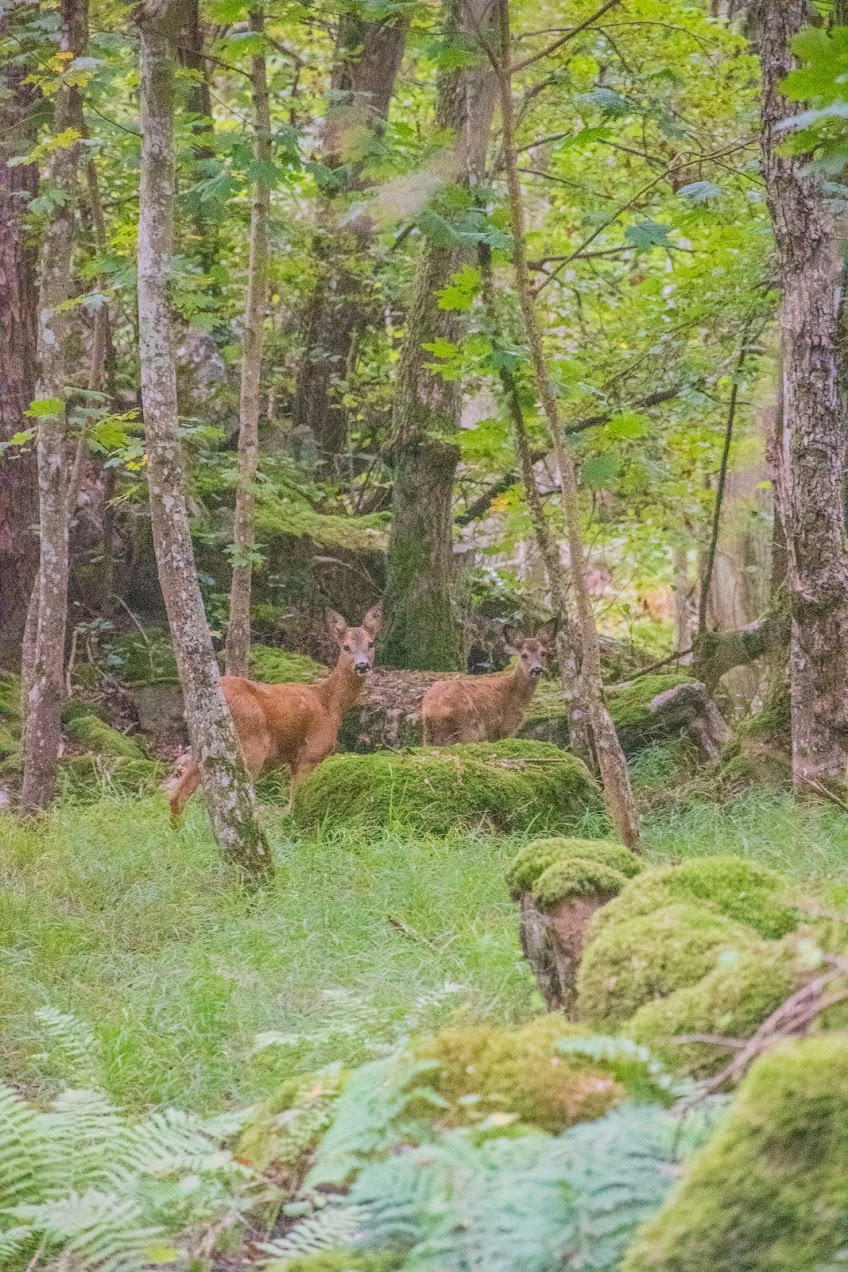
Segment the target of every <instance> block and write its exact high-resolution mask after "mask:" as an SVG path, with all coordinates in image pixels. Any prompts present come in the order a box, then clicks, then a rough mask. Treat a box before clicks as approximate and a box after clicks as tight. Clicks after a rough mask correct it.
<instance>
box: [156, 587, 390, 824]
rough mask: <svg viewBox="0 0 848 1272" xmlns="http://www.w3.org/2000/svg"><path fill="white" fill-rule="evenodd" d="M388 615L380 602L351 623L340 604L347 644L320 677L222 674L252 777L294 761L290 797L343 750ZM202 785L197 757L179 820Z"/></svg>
mask: <svg viewBox="0 0 848 1272" xmlns="http://www.w3.org/2000/svg"><path fill="white" fill-rule="evenodd" d="M381 621H382V615H381V609H380V606H379V605H375V606H373V608H372V609H370V610H369V611H368V613H367V614H366V615H365V617H364V618H363V620H362V626H361V627H348V625H347V622H346V621H345V619H344V618H343V617H342V615H341V614H337V613H336V611H335V610H328V611H326V613H325V623H326V626H327V629H328V631H329V632H330V634H331V636H333V637H334V638H335V640H336V641H337V642H338V646H339V656H338V660H337V662H336V665H335V667H334V668H333V670H332V671H331V673H330V675H329V676H328V677H327V679H326V680H322V681H321V682H320V683H319V684H317V685H301V684H279V685H266V684H262V683H260V682H259V681H258V680H248V679H247V677H246V676H222V677H221V688H222V690H223V692H224V698H225V699H226V702H227V706H228V707H229V708H230V712H231V713H232V717H233V723H234V724H235V726H236V734H237V735H238V740H239V746H240V748H241V753H242V757H243V759H244V763H245V767H246V768H247V771H248V772H249V773H250V776H251V777H252V778H254V779H255V778H257V777H258V776H259V775H260V773H263V772H264V771H265V770H266V769H269V768H282V767H284V766H287V767H288V769H289V772H290V773H291V786H290V788H289V802H288V806H287V808H286V813H287V814H288V813H290V812H291V811H292V806H293V804H294V797H295V794H296V792H297V790H298V787H300V786H301V785H302V784H303V782H304V781H305V780H306V778H307V777H308V776H309V774H310V773H311V772H312V771H313V769H315V768H317V767H318V765H319V764H320V763H321V762H322V761H323V760H325V759H326V758H327V756H328V755H330V753H331V752H332V751H334V750H335V747H336V742H337V741H338V736H339V729H340V728H341V723H342V717H343V716H344V714H345V712H347V711H349V710H350V708H351V707H352V706H354V705H355V703H356V702H357V700H358V698H359V696H360V694H361V693H362V688H363V685H364V684H365V679H366V677H367V675H368V673H369V672H370V671H371V669H372V667H373V666H374V641H375V639H376V636H377V633H378V632H379V630H380V624H381ZM199 785H200V766H199V764H198V763H197V761H196V760H195V759H194V758H193V757H192V758H190V759H189V761H188V763H187V764H186V765H185V767H184V768H183V770H182V772H181V773H180V774H179V776H178V777H177V778H176V779H174V780H173V781H172V785H171V790H170V794H171V822H172V824H173V825H174V826H177V825H179V822H180V819H181V817H182V814H183V810H184V809H185V806H186V804H187V803H188V801H189V800H190V799H191V797H192V795H193V794H194V792H195V791H196V790H197V788H198V786H199Z"/></svg>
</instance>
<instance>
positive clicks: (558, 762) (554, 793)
mask: <svg viewBox="0 0 848 1272" xmlns="http://www.w3.org/2000/svg"><path fill="white" fill-rule="evenodd" d="M294 808H295V815H296V817H297V819H298V821H299V822H300V823H301V824H302V825H304V826H316V825H320V824H322V823H324V824H327V825H328V826H337V825H338V826H347V825H350V824H351V823H355V822H358V823H360V824H361V823H367V824H373V825H389V824H399V825H404V826H407V827H410V828H415V829H416V830H418V831H421V832H424V833H430V834H435V835H444V834H447V833H449V832H450V831H451V830H453V829H454V828H455V827H457V826H474V825H481V824H485V825H488V826H491V827H494V828H496V829H497V830H499V831H504V832H511V831H528V830H531V829H536V828H538V829H539V830H548V831H568V830H571V829H573V828H574V826H575V825H576V824H577V823H578V822H579V821H580V820H581V819H582V818H583V816H584V815H585V814H586V812H587V811H592V812H598V811H600V808H601V804H600V796H599V792H598V788H597V785H596V783H595V782H594V781H593V779H592V777H591V776H590V774H589V772H588V770H587V769H586V767H585V765H584V764H582V763H581V761H580V760H578V759H577V758H576V757H575V756H573V755H568V754H566V753H565V752H563V751H561V750H560V749H559V748H558V747H555V746H549V745H546V744H544V743H537V742H526V741H524V742H522V741H519V740H518V739H515V738H511V739H508V740H507V741H505V742H495V743H492V744H491V745H482V744H480V745H476V744H472V745H469V746H452V747H441V748H439V749H436V748H432V747H418V748H413V749H410V750H408V751H402V752H392V751H379V752H375V753H374V754H370V755H351V754H348V755H336V756H332V757H330V759H328V760H326V761H325V763H324V764H322V765H320V767H319V768H318V769H316V770H315V772H314V773H313V774H312V776H311V777H310V778H309V780H308V781H307V782H305V783H304V785H303V786H302V787H301V788H300V790H299V791H298V793H297V797H296V799H295V806H294Z"/></svg>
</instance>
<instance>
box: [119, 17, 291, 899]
mask: <svg viewBox="0 0 848 1272" xmlns="http://www.w3.org/2000/svg"><path fill="white" fill-rule="evenodd" d="M179 10H180V0H148V3H147V4H145V5H142V6H141V7H140V8H139V9H137V10H136V18H137V21H138V24H139V32H140V36H141V41H140V48H141V119H142V137H143V140H142V150H141V189H140V211H139V227H138V314H139V333H140V340H139V352H140V360H141V392H142V405H143V411H144V428H145V438H146V443H147V456H148V487H149V492H150V519H151V524H152V529H153V540H154V547H155V551H156V563H157V566H158V570H159V580H160V583H161V587H162V595H163V597H164V600H165V607H166V609H167V613H168V624H169V627H170V631H171V640H172V643H173V647H174V653H175V656H176V660H177V667H178V670H179V675H180V683H181V685H182V689H183V695H184V699H185V713H186V723H187V724H188V730H189V736H190V738H191V743H192V749H193V751H194V754H195V757H196V758H197V760H198V762H199V764H200V771H201V779H202V782H203V789H204V792H205V794H206V799H207V805H208V808H209V814H210V817H211V820H212V826H213V829H214V832H215V837H216V839H217V841H218V844H219V846H220V848H221V850H222V852H223V853H224V855H225V856H226V857H227V858H228V859H229V860H230V861H231V862H233V864H234V865H235V866H236V867H237V868H238V869H239V870H240V872H241V873H242V875H243V876H244V877H245V879H247V880H248V881H251V882H257V881H258V880H260V879H262V878H264V877H267V876H268V875H269V874H270V872H271V856H270V852H269V849H268V844H267V842H266V840H265V837H264V835H263V833H262V831H261V829H260V827H259V825H258V823H257V820H256V810H255V806H254V800H253V791H252V788H251V785H250V782H249V780H248V778H247V774H246V772H245V768H244V764H243V763H242V760H241V755H240V751H239V746H238V741H237V738H236V732H235V727H234V725H233V721H232V717H231V716H230V713H229V710H228V709H227V705H226V703H225V701H224V697H223V694H222V692H221V686H220V679H219V675H218V665H217V662H216V661H215V651H214V649H213V647H212V640H211V637H210V635H209V629H208V627H207V624H206V615H205V614H204V610H203V601H202V599H201V595H200V588H199V586H198V581H197V570H196V568H195V562H194V551H193V547H192V541H191V532H190V528H189V517H188V509H187V506H186V497H185V475H184V472H183V464H182V456H181V453H180V443H179V438H178V434H177V385H176V372H175V367H174V354H173V339H172V330H171V313H170V309H169V306H168V298H167V287H168V276H169V270H170V260H171V251H172V236H173V206H174V98H173V90H174V61H175V39H176V31H177V26H178V22H179Z"/></svg>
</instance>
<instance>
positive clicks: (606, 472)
mask: <svg viewBox="0 0 848 1272" xmlns="http://www.w3.org/2000/svg"><path fill="white" fill-rule="evenodd" d="M620 467H621V463H620V461H619V460H618V459H617V458H616V457H615V455H595V456H593V457H592V459H587V460H586V463H585V464H584V465H583V468H582V470H581V477H582V479H583V485H584V486H589V487H591V489H592V490H601V489H608V488H609V486H610V485H611V483H612V482H613V481H615V478H616V477H617V475H618V470H619V468H620Z"/></svg>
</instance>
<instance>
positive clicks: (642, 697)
mask: <svg viewBox="0 0 848 1272" xmlns="http://www.w3.org/2000/svg"><path fill="white" fill-rule="evenodd" d="M691 683H694V681H693V680H692V677H691V676H684V675H681V674H679V673H677V672H670V673H668V674H667V675H649V676H635V677H634V678H633V679H632V680H630V681H628V682H627V684H625V685H622V686H621V687H620V688H609V689H607V690H606V700H607V705H608V707H609V710H610V715H611V716H612V719H613V723H614V724H615V727H616V730H617V732H618V734H619V737H620V738H621V740H622V745H623V746H624V748H625V750H626V751H628V752H629V751H637V750H640V749H641V748H643V747H646V746H649V745H650V744H652V743H653V742H656V741H658V740H660V739H662V737H663V736H665V735H666V734H667V733H668V721H667V720H665V719H662V718H658V719H657V721H656V724H655V726H654V725H652V724H651V717H652V714H653V713H652V712H651V710H650V704H651V703H652V702H653V700H654V698H656V697H657V696H658V695H659V694H661V693H665V692H667V690H669V689H676V688H677V686H678V685H685V684H691ZM675 732H676V733H679V732H680V729H679V727H678V728H676V730H675ZM522 733H523V734H524V736H525V737H530V738H535V737H545V738H551V739H552V740H556V741H557V742H560V743H562V745H567V742H568V728H567V726H566V723H565V713H564V711H563V704H562V690H561V688H560V686H559V685H558V684H557V683H555V682H554V681H546V682H544V683H543V684H541V685H540V686H539V688H538V690H537V691H536V693H535V695H534V697H533V700H532V701H531V703H530V706H529V707H528V709H527V714H526V716H525V719H524V724H523V726H522Z"/></svg>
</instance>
